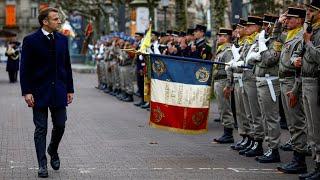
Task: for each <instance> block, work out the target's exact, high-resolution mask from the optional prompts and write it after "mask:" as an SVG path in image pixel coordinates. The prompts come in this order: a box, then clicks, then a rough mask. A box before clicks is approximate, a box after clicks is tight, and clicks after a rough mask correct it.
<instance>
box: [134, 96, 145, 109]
mask: <svg viewBox="0 0 320 180" xmlns="http://www.w3.org/2000/svg"><path fill="white" fill-rule="evenodd" d="M145 103H146V102H144V101H143V99H142V98H141V100H140V102H136V103H134V105H135V106H137V107H140V106H142V105H144V104H145Z"/></svg>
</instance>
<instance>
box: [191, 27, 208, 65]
mask: <svg viewBox="0 0 320 180" xmlns="http://www.w3.org/2000/svg"><path fill="white" fill-rule="evenodd" d="M206 31H207V27H206V26H202V25H196V28H195V30H194V36H195V38H196V41H195V46H196V50H195V51H193V49H192V47H191V51H192V55H191V56H192V57H195V58H198V59H204V60H211V58H212V53H211V46H210V45H208V44H207V42H206V39H205V37H204V35H205V32H206Z"/></svg>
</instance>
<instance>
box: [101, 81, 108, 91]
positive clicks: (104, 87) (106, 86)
mask: <svg viewBox="0 0 320 180" xmlns="http://www.w3.org/2000/svg"><path fill="white" fill-rule="evenodd" d="M107 88H108V85H107V84H105V83H103V84H102V89H101V90H102V91H104V90H106V89H107Z"/></svg>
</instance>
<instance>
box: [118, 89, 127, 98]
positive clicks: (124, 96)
mask: <svg viewBox="0 0 320 180" xmlns="http://www.w3.org/2000/svg"><path fill="white" fill-rule="evenodd" d="M127 96H128V94H127V93H126V92H124V91H122V90H121V93H120V95H119V96H117V98H118V99H119V100H120V101H122V100H123V99H125V98H127Z"/></svg>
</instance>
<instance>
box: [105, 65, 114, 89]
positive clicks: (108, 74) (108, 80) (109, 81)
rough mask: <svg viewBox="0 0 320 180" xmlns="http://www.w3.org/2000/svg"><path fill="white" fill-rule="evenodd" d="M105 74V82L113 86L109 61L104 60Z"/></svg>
mask: <svg viewBox="0 0 320 180" xmlns="http://www.w3.org/2000/svg"><path fill="white" fill-rule="evenodd" d="M105 67H106V68H105V74H106V83H107V84H108V86H113V84H112V71H111V61H107V62H105Z"/></svg>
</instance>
